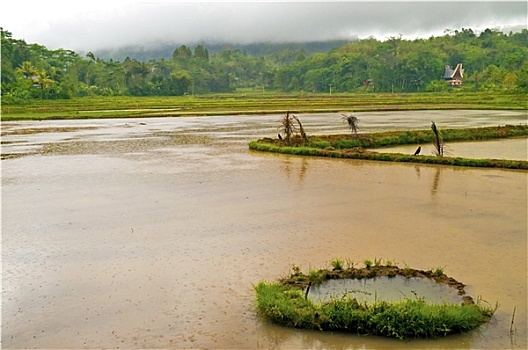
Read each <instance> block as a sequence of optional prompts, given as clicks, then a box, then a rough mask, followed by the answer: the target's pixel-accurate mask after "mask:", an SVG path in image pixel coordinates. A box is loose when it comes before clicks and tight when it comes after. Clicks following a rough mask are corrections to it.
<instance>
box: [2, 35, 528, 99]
mask: <svg viewBox="0 0 528 350" xmlns="http://www.w3.org/2000/svg"><path fill="white" fill-rule="evenodd" d="M1 40H2V90H1V92H2V103H3V104H17V103H27V102H28V101H31V100H34V99H69V98H73V97H80V96H96V95H101V96H126V95H129V96H179V95H184V94H192V95H194V94H204V93H226V92H227V93H229V92H233V91H235V90H240V89H246V90H247V89H251V90H253V91H260V92H264V91H269V90H273V91H282V92H292V91H294V92H303V91H304V92H309V93H322V92H324V93H328V92H331V93H334V94H335V93H345V92H346V93H349V92H418V91H421V92H425V91H435V92H438V91H447V90H449V89H450V88H449V87H448V86H447V84H446V83H445V82H444V81H442V76H443V73H444V67H445V66H446V65H456V64H457V63H463V64H464V67H465V68H466V72H465V84H464V86H463V87H461V88H459V90H461V91H466V92H467V91H508V92H513V93H519V92H520V93H525V92H526V91H527V90H528V30H523V31H522V32H521V33H510V34H508V35H506V34H504V33H501V32H498V31H494V30H489V29H488V30H485V31H483V32H482V33H479V34H477V33H474V32H473V31H472V30H471V29H463V30H462V31H460V32H458V31H455V32H453V33H448V34H446V35H444V36H441V37H431V38H429V39H416V40H412V41H410V40H403V39H401V38H389V39H388V40H386V41H378V40H376V39H365V40H358V41H353V42H350V43H348V44H346V45H343V46H341V47H339V48H336V49H334V50H332V51H330V52H328V53H316V54H311V55H310V54H307V53H306V52H305V51H304V50H303V49H302V48H299V49H297V50H291V49H287V48H284V49H283V50H281V51H278V52H273V53H268V54H266V55H264V56H253V55H250V54H248V53H247V52H243V51H240V50H238V49H232V48H229V47H225V48H224V49H223V50H221V51H219V52H217V53H215V54H210V53H209V51H208V49H207V48H206V47H204V46H203V45H198V46H196V47H195V48H194V49H191V48H190V47H187V46H185V45H181V46H179V47H177V48H175V49H174V52H173V54H172V57H171V58H170V59H161V60H150V61H148V62H142V61H137V60H135V59H130V58H129V57H127V58H125V59H124V60H123V61H122V62H119V61H113V60H111V59H110V60H108V61H105V60H103V59H101V58H97V57H95V55H94V54H93V53H91V52H89V53H88V54H86V57H81V56H80V55H79V54H77V53H75V52H73V51H71V50H65V49H58V50H50V49H47V48H46V47H44V46H42V45H38V44H28V43H26V42H25V41H24V40H18V39H14V38H12V34H11V33H10V32H8V31H5V30H3V29H2V30H1ZM367 81H368V82H369V84H368V85H365V82H367Z"/></svg>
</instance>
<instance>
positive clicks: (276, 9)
mask: <svg viewBox="0 0 528 350" xmlns="http://www.w3.org/2000/svg"><path fill="white" fill-rule="evenodd" d="M28 8H30V9H31V11H28V10H27V9H28ZM526 10H527V4H526V2H524V1H522V2H506V1H499V2H487V1H481V2H479V1H469V2H456V1H440V2H439V1H425V2H413V1H409V2H398V1H391V2H383V3H381V2H367V1H365V2H359V1H348V2H328V1H326V2H320V1H319V2H298V1H296V2H255V1H236V2H219V1H213V2H180V1H172V2H155V1H143V2H126V1H90V2H74V1H71V2H60V3H58V2H54V1H39V2H35V3H34V4H26V3H25V2H24V3H23V2H20V1H19V2H8V3H7V4H5V5H2V11H1V14H0V23H1V25H2V27H3V28H4V29H5V30H8V31H11V32H12V33H13V37H14V38H17V39H25V40H26V41H28V42H36V43H39V44H42V45H45V46H48V47H49V48H59V47H62V48H67V49H73V50H96V49H101V48H109V47H118V46H123V45H133V44H139V45H147V46H148V45H152V44H155V43H157V42H171V43H193V42H197V41H213V40H214V41H227V42H237V43H249V42H258V41H308V40H325V39H334V38H338V39H342V38H352V37H355V36H359V37H368V36H371V35H373V36H375V37H377V38H379V39H384V38H386V37H388V36H393V35H398V34H403V36H404V38H410V39H414V38H415V37H427V36H430V35H441V34H442V33H443V30H444V29H446V28H450V29H461V28H472V29H476V30H482V29H485V28H488V27H491V28H494V27H504V26H512V25H524V26H526V18H527V12H526Z"/></svg>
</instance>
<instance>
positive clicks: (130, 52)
mask: <svg viewBox="0 0 528 350" xmlns="http://www.w3.org/2000/svg"><path fill="white" fill-rule="evenodd" d="M347 42H348V41H346V40H328V41H314V42H303V43H295V42H291V43H271V42H265V43H264V42H263V43H252V44H230V43H206V42H200V43H195V44H192V43H191V44H160V45H159V46H150V47H143V46H127V47H121V48H118V49H105V50H96V51H93V52H92V53H93V54H94V55H95V56H96V57H98V58H101V59H103V60H110V59H112V60H114V61H123V60H124V59H125V58H127V57H130V58H131V59H135V60H138V61H143V62H147V61H150V60H160V59H162V58H165V59H170V58H171V57H172V53H173V52H174V50H175V49H176V48H177V47H178V46H180V45H186V46H188V47H189V48H191V49H194V48H195V47H196V46H197V45H202V46H204V47H205V48H206V49H207V50H208V51H209V53H210V54H215V53H217V52H220V51H221V50H224V49H233V50H240V51H242V52H246V53H248V54H250V55H252V56H258V57H262V56H266V55H268V54H270V53H272V52H277V51H280V50H294V51H299V52H300V51H301V50H302V51H304V52H305V53H307V54H312V53H317V52H329V51H330V50H332V49H334V48H337V47H340V46H343V45H345V44H346V43H347ZM80 53H81V54H83V55H84V54H86V52H84V51H83V52H80Z"/></svg>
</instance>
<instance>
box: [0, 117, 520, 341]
mask: <svg viewBox="0 0 528 350" xmlns="http://www.w3.org/2000/svg"><path fill="white" fill-rule="evenodd" d="M357 115H358V117H359V118H360V120H361V124H360V127H361V128H362V129H361V130H362V131H377V130H398V129H405V128H408V129H416V128H428V127H429V124H430V121H431V120H435V121H436V123H437V124H438V125H441V126H443V127H458V126H459V127H472V126H485V125H498V124H500V125H505V124H518V123H523V122H524V123H525V122H526V113H525V112H508V111H503V112H493V111H441V112H437V111H428V112H390V113H364V114H363V113H357ZM300 117H301V120H302V122H303V125H304V127H305V129H306V131H307V133H308V134H322V133H329V134H330V133H342V132H343V130H346V125H344V124H343V123H342V120H341V118H340V115H339V114H322V115H316V114H313V115H312V114H311V115H302V116H300ZM279 120H280V115H276V116H273V115H272V116H236V117H235V116H223V117H218V116H217V117H199V118H158V119H156V118H155V119H146V120H136V119H129V120H126V119H125V120H76V121H73V120H72V121H42V122H9V123H3V124H2V132H4V135H5V136H2V154H12V155H16V157H13V158H9V159H4V160H2V162H1V165H2V308H1V309H2V335H1V336H2V339H1V340H2V348H6V349H8V348H11V349H15V348H16V349H19V348H47V349H51V348H55V349H57V348H61V349H66V348H68V349H80V348H118V347H119V348H129V349H138V348H151V349H157V348H164V349H166V348H174V349H185V348H228V349H240V348H244V349H249V348H284V349H307V348H321V349H323V348H364V349H380V348H399V349H426V348H434V349H437V348H443V349H461V348H475V349H481V348H494V349H496V348H514V349H525V348H526V347H527V345H528V344H527V341H526V339H527V334H528V332H527V322H526V320H527V318H528V317H527V316H528V313H527V302H526V300H527V286H526V276H527V253H526V248H527V235H526V232H527V215H526V212H527V173H526V172H525V171H512V170H498V169H467V168H453V167H443V166H434V165H417V164H413V165H409V164H393V163H379V162H368V161H358V160H345V159H321V158H311V157H291V156H285V155H274V154H261V153H257V152H251V151H248V146H247V144H248V141H249V140H252V139H258V138H262V137H274V136H275V135H276V134H277V129H278V125H279ZM140 123H144V124H143V125H142V124H140ZM41 128H44V129H47V128H50V132H39V133H34V132H27V133H26V134H23V132H24V131H23V130H25V129H27V130H31V129H41ZM61 128H73V129H75V130H73V129H71V130H69V131H64V132H62V131H60V132H59V131H51V130H60V129H61ZM17 133H18V134H17ZM334 257H347V258H350V259H355V260H362V259H364V258H371V257H383V258H387V259H391V260H393V261H399V262H400V263H405V264H408V265H409V266H413V267H415V268H420V269H424V270H427V269H429V268H431V267H434V266H443V267H444V270H445V271H446V274H448V275H449V276H452V277H453V278H455V279H456V280H459V281H463V282H464V283H465V284H466V286H465V291H466V292H467V294H468V295H473V296H481V297H482V298H483V299H484V300H487V301H489V302H490V303H491V304H494V303H495V301H499V304H500V306H499V309H498V310H497V312H496V313H495V315H494V316H493V318H492V320H491V321H490V322H489V323H488V324H486V325H484V326H483V327H481V328H480V329H478V330H476V331H474V332H470V333H468V334H462V335H456V336H452V337H447V338H445V339H440V340H416V341H415V340H413V341H410V342H400V341H396V340H389V339H384V338H377V337H360V336H354V335H350V334H326V333H324V332H313V331H305V330H297V329H289V328H284V327H279V326H276V325H273V324H270V323H269V322H267V321H266V320H263V319H261V318H259V317H258V316H257V315H256V313H255V309H254V293H253V285H254V284H256V283H258V281H261V280H271V279H275V278H276V277H277V276H281V275H285V274H287V273H288V271H290V270H291V264H293V263H295V264H297V265H299V266H300V267H301V268H302V269H303V270H305V269H308V268H309V267H310V266H329V261H330V260H331V259H333V258H334ZM514 308H516V314H515V320H514V321H515V322H514V328H515V332H514V334H513V335H510V325H511V320H512V312H513V310H514Z"/></svg>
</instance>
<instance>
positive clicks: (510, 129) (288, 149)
mask: <svg viewBox="0 0 528 350" xmlns="http://www.w3.org/2000/svg"><path fill="white" fill-rule="evenodd" d="M441 134H442V140H443V142H454V141H476V140H491V139H498V138H513V137H526V136H528V125H506V126H497V127H483V128H466V129H444V130H441ZM433 140H434V135H433V133H431V131H430V130H405V131H390V132H378V133H365V134H358V137H356V136H355V135H352V134H347V135H317V136H312V137H309V142H308V143H304V144H303V143H302V142H301V141H300V138H299V137H298V136H296V137H294V138H292V142H291V143H290V145H287V144H286V141H285V140H278V139H270V138H264V139H260V140H256V141H251V142H250V143H249V148H250V149H252V150H257V151H263V152H276V153H285V154H294V155H305V156H323V157H336V158H352V159H364V160H377V161H392V162H412V163H429V164H443V165H454V166H467V167H492V168H507V169H528V162H527V161H522V160H507V159H472V158H460V157H438V156H425V155H416V156H415V155H411V154H401V153H381V152H373V151H369V150H368V149H369V148H379V147H386V146H396V145H407V144H427V143H432V142H433Z"/></svg>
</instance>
